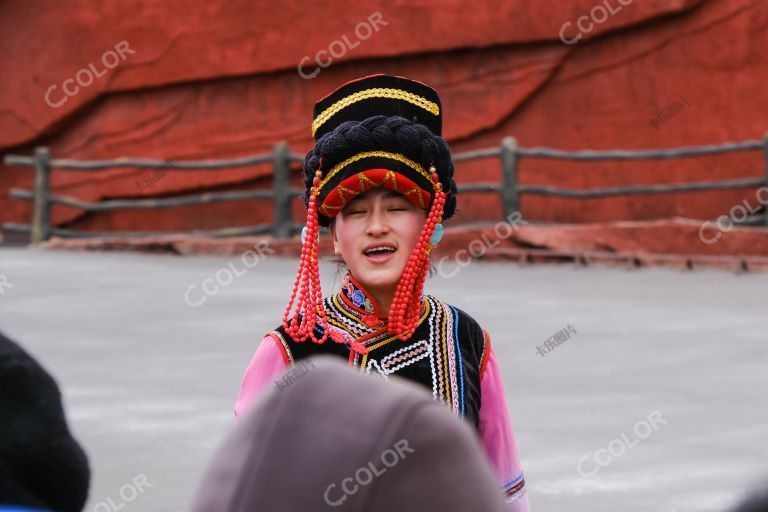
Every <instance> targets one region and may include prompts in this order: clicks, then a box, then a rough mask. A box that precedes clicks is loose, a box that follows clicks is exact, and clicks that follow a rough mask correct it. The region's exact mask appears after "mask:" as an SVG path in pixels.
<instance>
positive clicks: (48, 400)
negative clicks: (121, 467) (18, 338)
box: [0, 333, 90, 512]
mask: <svg viewBox="0 0 768 512" xmlns="http://www.w3.org/2000/svg"><path fill="white" fill-rule="evenodd" d="M89 481H90V470H89V467H88V459H87V458H86V456H85V453H83V450H82V449H81V448H80V445H79V444H77V441H75V440H74V439H73V438H72V435H71V434H70V432H69V428H68V427H67V421H66V419H65V417H64V409H63V408H62V405H61V393H60V392H59V387H58V386H57V385H56V382H55V381H54V380H53V378H52V377H51V376H50V375H49V374H48V372H46V371H45V369H43V367H42V366H40V364H38V362H37V361H35V360H34V359H33V358H32V357H31V356H30V355H29V354H27V352H25V351H24V349H22V348H21V347H20V346H19V345H17V344H16V343H14V342H13V341H11V340H9V339H8V338H6V337H5V336H4V335H3V334H2V333H0V510H2V508H3V506H4V505H5V506H9V505H10V506H13V505H15V506H19V507H28V508H31V509H43V510H50V511H54V512H79V511H81V510H82V509H83V507H84V506H85V502H86V499H87V498H88V484H89Z"/></svg>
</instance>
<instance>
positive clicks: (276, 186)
mask: <svg viewBox="0 0 768 512" xmlns="http://www.w3.org/2000/svg"><path fill="white" fill-rule="evenodd" d="M272 157H273V168H272V169H273V171H272V191H273V193H274V198H273V200H274V209H273V211H274V216H273V220H272V236H273V237H274V238H290V236H291V234H292V229H293V228H292V226H293V219H292V215H291V195H290V186H291V161H290V151H289V149H288V144H286V143H285V142H278V143H277V144H275V145H274V147H273V148H272Z"/></svg>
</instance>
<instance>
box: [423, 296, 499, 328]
mask: <svg viewBox="0 0 768 512" xmlns="http://www.w3.org/2000/svg"><path fill="white" fill-rule="evenodd" d="M427 297H429V298H430V299H431V300H433V301H434V302H435V304H436V305H439V306H440V307H443V308H446V309H450V310H451V311H453V314H454V315H456V317H457V319H458V323H459V324H460V325H463V327H464V328H465V329H468V330H470V331H472V332H475V333H478V334H482V333H483V332H485V329H483V328H482V326H481V325H480V323H479V322H478V321H477V320H475V319H474V318H473V317H472V315H470V314H469V313H467V312H466V311H464V310H463V309H461V308H459V307H457V306H454V305H453V304H449V303H448V302H445V301H444V300H441V299H439V298H437V297H435V296H434V295H428V296H427Z"/></svg>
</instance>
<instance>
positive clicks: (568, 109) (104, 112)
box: [0, 0, 768, 230]
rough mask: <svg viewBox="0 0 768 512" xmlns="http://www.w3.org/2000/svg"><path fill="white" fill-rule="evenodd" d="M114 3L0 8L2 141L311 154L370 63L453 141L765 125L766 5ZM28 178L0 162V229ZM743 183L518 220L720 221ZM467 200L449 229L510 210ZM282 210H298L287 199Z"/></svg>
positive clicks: (610, 136)
mask: <svg viewBox="0 0 768 512" xmlns="http://www.w3.org/2000/svg"><path fill="white" fill-rule="evenodd" d="M116 4H117V3H116ZM119 4H120V5H111V4H105V5H101V4H96V3H92V2H85V1H84V0H79V1H77V0H76V1H74V2H69V3H68V5H67V7H66V8H63V7H60V6H56V7H52V5H53V4H50V3H49V2H43V1H42V0H29V1H25V2H4V3H3V4H2V5H0V33H2V34H3V36H2V38H0V63H1V64H2V68H3V69H4V70H6V72H5V78H4V80H2V81H0V103H1V104H0V147H2V148H3V153H10V152H13V153H17V154H19V153H20V154H31V152H32V149H33V148H34V146H37V145H47V146H49V147H50V148H51V153H52V154H53V156H54V157H67V158H79V159H96V158H114V157H117V156H140V157H156V158H164V159H203V158H206V159H207V158H223V157H230V156H242V155H246V154H255V153H261V152H267V151H269V150H270V149H271V146H272V144H273V143H274V142H275V141H278V140H286V141H288V143H289V144H290V146H291V149H292V150H293V151H294V152H298V153H304V152H306V151H307V150H308V149H309V147H310V146H311V143H312V139H311V136H310V131H309V125H310V121H311V113H312V106H313V104H314V102H315V101H316V100H317V99H319V98H320V97H322V96H323V95H325V94H326V93H328V92H329V91H331V90H332V89H334V88H335V87H336V86H338V85H339V84H341V83H343V82H345V81H347V80H350V79H353V78H356V77H359V76H363V75H366V74H371V73H379V72H384V73H391V74H398V75H402V76H407V77H410V78H414V79H417V80H421V81H424V82H426V83H428V84H430V85H432V86H433V87H435V88H436V89H437V90H438V91H439V92H440V94H441V97H442V99H443V105H444V120H445V130H444V134H445V137H446V139H447V140H448V142H449V144H450V145H451V147H452V149H453V150H454V151H455V152H456V151H464V150H469V149H477V148H483V147H491V146H498V145H499V143H500V140H501V138H502V137H504V136H508V135H511V136H514V137H516V138H517V139H518V141H519V143H520V145H521V146H525V147H530V146H549V147H555V148H561V149H587V148H589V149H618V148H624V149H644V148H668V147H677V146H687V145H700V144H715V143H722V142H728V141H739V140H745V139H761V138H762V137H763V135H764V134H765V133H766V131H768V115H766V112H768V88H766V87H765V77H767V76H768V60H766V59H765V58H764V57H763V54H764V49H765V48H766V47H767V46H768V2H764V1H758V0H698V1H695V0H688V1H684V0H678V1H671V0H657V1H650V0H645V1H642V2H641V1H639V0H634V1H632V0H604V1H603V2H602V3H600V2H598V1H597V0H577V1H573V0H572V1H567V2H566V1H559V2H556V1H554V0H546V1H545V0H541V1H536V2H529V1H523V0H514V1H510V2H505V3H499V2H489V1H479V2H472V4H471V8H468V7H466V5H465V4H458V3H457V4H455V5H450V4H446V3H445V2H439V1H437V0H425V1H422V2H420V3H419V4H418V5H416V6H415V5H412V4H409V5H407V6H406V5H403V6H399V7H398V8H397V9H395V8H385V7H380V6H378V4H377V3H373V2H357V3H355V4H352V3H342V2H340V1H336V2H323V5H322V6H321V4H320V3H316V2H307V3H296V4H290V3H288V4H276V3H274V2H264V1H258V0H257V1H250V2H245V1H240V0H234V1H224V0H211V1H208V2H205V3H203V4H201V3H199V2H192V1H187V2H184V1H178V0H174V1H167V2H162V3H159V4H158V3H157V2H143V1H139V2H131V3H125V2H122V3H119ZM180 13H183V15H180ZM329 61H330V64H329V65H327V66H326V67H320V66H318V63H320V64H323V65H324V66H325V65H326V64H328V63H329ZM300 65H301V66H300ZM299 68H300V69H299ZM302 75H304V76H305V77H311V78H303V77H302ZM765 168H766V163H765V162H764V160H763V157H762V155H761V154H760V152H759V151H755V152H749V153H734V154H729V155H723V156H718V157H704V158H687V159H681V160H665V161H647V160H646V161H640V162H595V163H571V162H564V161H559V160H532V159H525V158H524V159H522V160H521V162H520V181H521V184H538V185H547V186H556V187H564V188H574V189H585V188H599V187H607V186H611V187H613V186H622V185H633V184H652V183H659V184H661V183H677V182H690V181H709V180H720V179H734V178H749V177H752V178H756V177H761V176H765V172H766V171H765ZM499 170H500V164H499V162H498V160H495V159H487V160H483V161H476V162H471V163H461V164H458V166H457V179H458V180H459V182H464V183H467V182H473V181H497V180H498V179H499V176H500V172H499ZM147 173H150V174H149V175H148V174H147ZM270 174H271V168H270V166H269V165H265V166H257V167H254V168H248V169H236V170H225V171H211V172H183V171H171V172H168V173H166V174H162V175H157V176H155V177H152V172H151V171H146V170H135V169H118V170H110V171H105V172H100V173H96V174H94V173H83V172H64V171H56V172H54V176H53V180H52V182H53V188H54V193H56V194H60V195H69V196H75V197H79V198H82V199H85V200H92V201H97V200H100V199H105V198H118V197H120V198H123V197H141V196H155V195H166V196H167V195H177V194H186V193H191V192H193V191H200V190H212V189H238V188H245V187H253V186H256V187H266V186H269V183H270V180H269V177H270ZM148 176H149V177H148ZM31 177H32V172H31V169H28V168H19V167H8V166H5V167H3V168H0V221H14V222H24V223H26V222H29V220H30V217H31V209H30V207H29V205H28V204H26V203H23V202H21V201H17V200H10V199H9V198H8V197H7V191H8V190H9V189H10V188H12V187H18V188H30V187H31V184H32V179H31ZM296 183H297V184H298V183H299V182H298V176H297V181H296ZM754 195H755V191H754V189H752V190H750V189H742V190H729V191H725V190H723V191H712V192H697V193H685V194H664V195H647V196H630V197H615V198H610V199H599V200H586V201H585V200H575V199H557V198H551V197H543V196H534V195H524V196H523V197H522V201H521V209H522V212H523V215H524V216H525V217H526V218H527V219H530V220H541V221H552V222H574V223H586V222H605V221H618V220H647V219H659V218H671V217H675V216H679V217H687V218H697V219H710V218H711V219H714V218H716V217H717V216H719V215H722V214H727V213H728V211H729V210H730V209H731V208H732V207H733V205H736V204H739V203H741V202H742V201H743V200H747V201H749V200H752V199H754ZM459 204H460V212H459V213H458V215H457V216H456V222H457V223H458V222H461V221H468V220H475V219H490V220H495V219H500V218H501V216H502V215H501V206H500V204H499V202H498V201H497V200H495V199H494V200H489V197H488V196H487V195H479V194H472V195H466V196H462V197H460V203H459ZM295 215H296V219H297V221H298V220H299V219H301V217H302V205H301V204H300V203H299V202H297V203H296V205H295ZM53 218H54V222H56V223H57V224H59V225H66V226H68V227H71V228H75V229H92V230H188V229H213V228H217V227H228V226H244V225H252V224H258V223H261V222H269V220H270V219H271V205H270V204H269V203H265V202H259V201H253V202H240V203H230V204H226V203H217V204H214V205H208V206H205V207H195V208H192V207H189V208H174V209H166V210H156V211H152V212H147V211H120V212H114V213H110V214H91V215H88V214H83V213H82V212H80V211H78V210H73V209H71V208H64V207H56V208H54V212H53Z"/></svg>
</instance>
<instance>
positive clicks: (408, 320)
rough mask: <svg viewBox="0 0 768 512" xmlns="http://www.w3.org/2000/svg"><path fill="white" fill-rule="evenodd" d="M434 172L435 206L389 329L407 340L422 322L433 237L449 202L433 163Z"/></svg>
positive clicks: (398, 291)
mask: <svg viewBox="0 0 768 512" xmlns="http://www.w3.org/2000/svg"><path fill="white" fill-rule="evenodd" d="M430 174H431V178H432V184H433V186H434V190H435V197H434V200H433V201H432V207H431V208H430V210H429V214H428V215H427V220H426V222H425V224H424V228H423V229H422V232H421V235H420V236H419V241H418V242H417V244H416V247H415V248H414V250H413V252H412V253H411V255H410V257H409V258H408V262H407V263H406V265H405V269H404V270H403V275H402V277H401V278H400V282H399V283H398V285H397V289H396V290H395V296H394V298H393V300H392V305H391V306H390V310H389V322H388V326H387V330H388V331H389V333H390V334H392V335H393V336H397V337H398V338H400V339H402V340H407V339H408V338H410V337H411V335H413V333H414V331H415V330H416V326H417V324H418V322H419V315H420V314H421V296H422V293H423V290H424V282H425V281H426V278H427V273H428V272H429V253H430V251H431V250H432V244H431V243H430V242H429V240H430V239H431V238H432V234H433V233H434V232H435V227H436V226H437V224H438V223H440V222H441V221H442V215H443V207H444V205H445V192H443V190H442V184H441V183H440V181H439V177H438V175H437V172H436V171H435V168H434V166H432V167H430Z"/></svg>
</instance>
